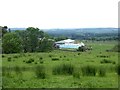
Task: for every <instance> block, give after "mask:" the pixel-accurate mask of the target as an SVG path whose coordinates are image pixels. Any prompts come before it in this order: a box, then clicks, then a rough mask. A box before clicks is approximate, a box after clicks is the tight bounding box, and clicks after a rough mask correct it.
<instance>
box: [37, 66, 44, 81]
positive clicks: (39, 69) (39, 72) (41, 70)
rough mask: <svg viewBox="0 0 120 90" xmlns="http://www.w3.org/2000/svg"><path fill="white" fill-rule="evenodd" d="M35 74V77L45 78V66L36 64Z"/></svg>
mask: <svg viewBox="0 0 120 90" xmlns="http://www.w3.org/2000/svg"><path fill="white" fill-rule="evenodd" d="M35 74H36V76H37V78H39V79H45V78H46V73H45V67H43V66H36V68H35Z"/></svg>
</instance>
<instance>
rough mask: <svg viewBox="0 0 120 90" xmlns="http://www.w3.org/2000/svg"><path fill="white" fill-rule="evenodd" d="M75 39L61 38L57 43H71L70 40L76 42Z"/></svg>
mask: <svg viewBox="0 0 120 90" xmlns="http://www.w3.org/2000/svg"><path fill="white" fill-rule="evenodd" d="M74 41H75V40H71V39H66V40H61V41H58V42H55V43H70V42H74Z"/></svg>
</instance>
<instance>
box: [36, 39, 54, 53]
mask: <svg viewBox="0 0 120 90" xmlns="http://www.w3.org/2000/svg"><path fill="white" fill-rule="evenodd" d="M51 50H53V41H49V40H48V39H43V40H41V41H40V42H39V46H38V51H40V52H48V51H51Z"/></svg>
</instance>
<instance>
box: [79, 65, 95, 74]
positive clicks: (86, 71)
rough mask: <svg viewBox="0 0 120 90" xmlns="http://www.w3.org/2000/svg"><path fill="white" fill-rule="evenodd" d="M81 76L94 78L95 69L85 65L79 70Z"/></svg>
mask: <svg viewBox="0 0 120 90" xmlns="http://www.w3.org/2000/svg"><path fill="white" fill-rule="evenodd" d="M81 70H82V74H83V76H84V75H85V76H95V75H96V72H97V70H96V67H95V66H91V65H87V66H84V67H82V68H81Z"/></svg>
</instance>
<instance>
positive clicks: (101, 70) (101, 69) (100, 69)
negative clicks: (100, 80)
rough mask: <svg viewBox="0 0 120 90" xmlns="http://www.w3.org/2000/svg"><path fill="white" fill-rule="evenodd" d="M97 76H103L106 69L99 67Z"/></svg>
mask: <svg viewBox="0 0 120 90" xmlns="http://www.w3.org/2000/svg"><path fill="white" fill-rule="evenodd" d="M98 74H99V76H101V77H103V76H105V75H106V69H105V68H104V67H100V68H99V70H98Z"/></svg>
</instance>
